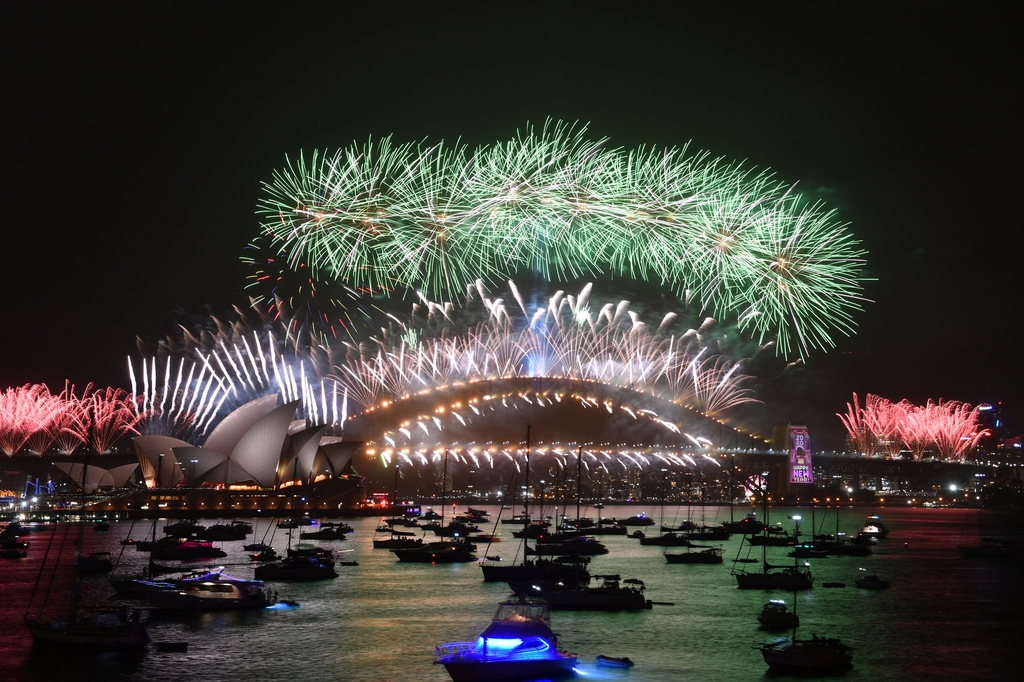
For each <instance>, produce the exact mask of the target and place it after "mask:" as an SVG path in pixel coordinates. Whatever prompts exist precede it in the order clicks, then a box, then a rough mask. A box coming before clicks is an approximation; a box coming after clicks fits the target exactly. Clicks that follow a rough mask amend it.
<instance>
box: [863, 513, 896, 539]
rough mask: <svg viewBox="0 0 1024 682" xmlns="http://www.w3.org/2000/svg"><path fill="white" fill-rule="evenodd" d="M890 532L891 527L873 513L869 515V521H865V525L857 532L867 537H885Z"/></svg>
mask: <svg viewBox="0 0 1024 682" xmlns="http://www.w3.org/2000/svg"><path fill="white" fill-rule="evenodd" d="M888 534H889V529H888V528H886V527H885V524H884V523H882V519H880V518H879V517H878V516H876V515H874V514H872V515H871V516H869V517H868V519H867V521H865V522H864V527H863V528H861V529H860V532H859V533H858V534H857V535H858V536H859V537H865V538H884V537H885V536H887V535H888Z"/></svg>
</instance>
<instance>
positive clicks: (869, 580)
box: [854, 574, 889, 590]
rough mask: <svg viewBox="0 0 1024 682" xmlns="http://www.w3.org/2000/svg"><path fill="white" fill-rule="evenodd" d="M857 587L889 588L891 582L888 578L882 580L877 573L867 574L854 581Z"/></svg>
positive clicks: (863, 588) (867, 588)
mask: <svg viewBox="0 0 1024 682" xmlns="http://www.w3.org/2000/svg"><path fill="white" fill-rule="evenodd" d="M854 582H855V584H856V585H857V587H859V588H861V589H862V590H887V589H889V583H888V581H886V580H882V579H881V578H879V577H878V576H877V575H875V574H871V575H866V576H864V577H863V578H858V579H857V580H856V581H854Z"/></svg>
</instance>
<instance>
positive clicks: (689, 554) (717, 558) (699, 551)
mask: <svg viewBox="0 0 1024 682" xmlns="http://www.w3.org/2000/svg"><path fill="white" fill-rule="evenodd" d="M665 561H667V562H668V563H670V564H720V563H722V562H723V559H722V550H721V549H720V548H718V547H702V546H698V545H690V546H689V547H687V548H686V551H685V552H683V553H682V554H666V555H665Z"/></svg>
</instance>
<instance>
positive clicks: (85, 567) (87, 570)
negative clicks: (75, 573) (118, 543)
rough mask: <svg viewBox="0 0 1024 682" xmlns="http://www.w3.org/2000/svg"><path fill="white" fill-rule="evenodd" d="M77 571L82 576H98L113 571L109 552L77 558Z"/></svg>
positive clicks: (112, 562) (94, 553)
mask: <svg viewBox="0 0 1024 682" xmlns="http://www.w3.org/2000/svg"><path fill="white" fill-rule="evenodd" d="M78 570H79V572H80V573H81V574H82V575H98V574H100V573H110V572H111V571H112V570H114V561H113V559H111V557H110V552H93V553H91V554H86V555H84V556H80V557H78Z"/></svg>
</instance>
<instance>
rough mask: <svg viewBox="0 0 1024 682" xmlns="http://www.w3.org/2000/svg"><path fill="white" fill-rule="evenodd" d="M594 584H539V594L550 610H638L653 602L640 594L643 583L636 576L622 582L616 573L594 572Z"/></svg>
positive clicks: (642, 591)
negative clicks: (549, 605) (598, 573)
mask: <svg viewBox="0 0 1024 682" xmlns="http://www.w3.org/2000/svg"><path fill="white" fill-rule="evenodd" d="M594 579H595V580H599V581H600V582H599V583H598V584H596V585H594V586H590V585H586V584H584V585H581V586H577V587H572V586H565V587H561V586H550V587H545V586H540V588H539V592H540V595H541V596H542V597H543V598H544V601H546V602H548V603H549V604H551V608H553V609H566V610H572V611H641V610H644V609H649V608H651V607H652V605H653V602H651V600H650V599H647V597H646V596H645V595H644V582H643V581H642V580H639V579H636V578H630V579H628V580H625V581H623V580H622V579H621V578H620V577H619V576H618V575H614V574H613V575H595V576H594Z"/></svg>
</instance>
